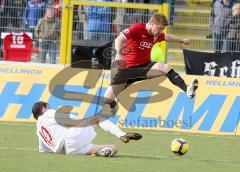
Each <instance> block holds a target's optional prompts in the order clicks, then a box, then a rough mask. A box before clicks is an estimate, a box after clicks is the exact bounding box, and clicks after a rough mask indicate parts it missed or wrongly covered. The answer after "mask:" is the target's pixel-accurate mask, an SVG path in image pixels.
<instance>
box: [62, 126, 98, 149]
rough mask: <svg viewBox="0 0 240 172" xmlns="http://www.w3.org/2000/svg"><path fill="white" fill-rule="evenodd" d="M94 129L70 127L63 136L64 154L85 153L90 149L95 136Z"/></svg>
mask: <svg viewBox="0 0 240 172" xmlns="http://www.w3.org/2000/svg"><path fill="white" fill-rule="evenodd" d="M96 135H97V134H96V132H95V129H94V128H93V127H92V126H90V127H84V128H80V127H74V128H70V129H69V130H68V131H67V133H66V135H65V137H64V149H65V153H66V154H86V153H88V152H89V151H90V149H91V148H92V146H93V144H92V141H93V139H94V138H95V137H96Z"/></svg>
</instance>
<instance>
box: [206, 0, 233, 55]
mask: <svg viewBox="0 0 240 172" xmlns="http://www.w3.org/2000/svg"><path fill="white" fill-rule="evenodd" d="M233 3H234V2H233V0H216V1H215V2H214V4H213V9H212V15H211V16H210V27H211V29H212V33H213V40H214V42H213V44H214V51H215V52H221V51H222V50H223V45H224V44H226V36H227V28H228V25H229V23H228V21H229V20H228V18H229V17H231V16H232V6H233Z"/></svg>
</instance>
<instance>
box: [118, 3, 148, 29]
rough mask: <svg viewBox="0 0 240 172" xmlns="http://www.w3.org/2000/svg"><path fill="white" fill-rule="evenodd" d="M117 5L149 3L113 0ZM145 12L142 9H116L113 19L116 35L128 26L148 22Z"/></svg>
mask: <svg viewBox="0 0 240 172" xmlns="http://www.w3.org/2000/svg"><path fill="white" fill-rule="evenodd" d="M115 1H116V2H119V3H142V4H143V3H150V2H149V1H144V0H115ZM146 13H147V12H146V10H142V9H129V8H118V9H117V14H116V18H115V24H116V33H120V32H121V31H123V30H124V29H126V28H128V27H129V25H131V24H133V23H138V22H140V21H141V22H144V21H146V20H148V15H147V14H146Z"/></svg>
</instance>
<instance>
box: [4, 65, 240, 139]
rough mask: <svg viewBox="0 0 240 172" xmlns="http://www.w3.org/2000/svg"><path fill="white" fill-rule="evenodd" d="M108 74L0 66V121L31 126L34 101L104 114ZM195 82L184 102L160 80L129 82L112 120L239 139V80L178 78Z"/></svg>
mask: <svg viewBox="0 0 240 172" xmlns="http://www.w3.org/2000/svg"><path fill="white" fill-rule="evenodd" d="M111 72H112V71H106V70H105V71H103V70H89V69H77V68H70V67H66V68H64V67H63V66H61V65H48V66H46V65H39V64H35V65H34V64H32V65H30V64H28V65H26V64H25V65H23V63H2V64H0V78H1V79H0V82H1V84H0V104H1V106H0V121H27V122H34V121H35V120H34V118H33V117H32V113H31V109H32V106H33V104H34V103H35V102H37V101H40V100H43V101H47V102H48V103H49V104H50V105H51V107H52V108H53V109H57V108H58V107H60V106H72V107H73V110H72V113H75V114H78V117H79V118H87V117H90V116H92V115H95V114H96V113H101V111H102V109H103V103H102V97H103V95H104V92H105V91H106V89H107V86H108V85H109V83H110V79H111ZM183 78H184V80H185V81H186V82H187V83H189V82H190V81H191V80H192V79H193V78H197V79H198V80H199V89H198V90H197V95H196V97H195V98H194V99H189V98H188V97H187V96H186V94H185V93H184V92H182V91H181V90H180V89H179V88H178V87H176V86H174V85H172V84H171V83H170V81H169V80H168V79H166V78H165V77H160V78H155V79H150V80H147V81H141V82H137V83H134V84H133V85H131V86H129V87H128V88H126V90H125V91H124V92H123V93H121V94H120V95H119V97H118V99H119V105H120V109H119V111H118V113H117V116H116V117H115V118H112V119H111V120H112V121H113V122H115V123H117V124H118V125H119V126H121V127H128V128H141V129H151V130H171V131H177V132H189V133H205V134H221V135H239V134H240V133H239V131H238V129H239V114H240V106H239V105H240V97H239V96H238V94H239V87H240V81H239V79H236V78H220V77H208V76H187V75H186V76H183Z"/></svg>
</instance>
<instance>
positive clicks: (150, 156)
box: [0, 146, 240, 164]
mask: <svg viewBox="0 0 240 172" xmlns="http://www.w3.org/2000/svg"><path fill="white" fill-rule="evenodd" d="M1 149H5V150H26V151H32V152H38V150H37V149H33V148H8V147H6V146H0V150H1ZM117 157H118V158H121V157H129V158H143V159H144V158H149V159H151V158H152V159H159V160H162V159H165V158H166V159H168V158H171V159H174V160H193V161H206V162H215V163H232V164H240V161H228V160H219V159H214V160H212V159H211V160H210V159H202V158H194V157H180V156H175V155H172V156H166V155H140V154H119V156H117Z"/></svg>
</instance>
